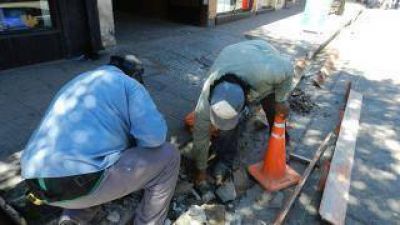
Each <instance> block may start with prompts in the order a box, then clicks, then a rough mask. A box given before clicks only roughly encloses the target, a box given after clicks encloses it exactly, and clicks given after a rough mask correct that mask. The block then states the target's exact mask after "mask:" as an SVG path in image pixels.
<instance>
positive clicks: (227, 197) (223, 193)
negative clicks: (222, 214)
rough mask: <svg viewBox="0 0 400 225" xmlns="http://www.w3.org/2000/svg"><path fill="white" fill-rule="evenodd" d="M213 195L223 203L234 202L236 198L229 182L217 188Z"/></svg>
mask: <svg viewBox="0 0 400 225" xmlns="http://www.w3.org/2000/svg"><path fill="white" fill-rule="evenodd" d="M215 193H216V194H217V196H218V197H219V198H220V199H221V201H222V202H224V203H225V202H228V201H232V200H235V199H236V197H237V194H236V189H235V185H234V184H233V182H231V181H229V182H226V183H225V184H224V185H222V186H221V187H219V188H218V189H217V191H216V192H215Z"/></svg>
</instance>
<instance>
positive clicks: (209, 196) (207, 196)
mask: <svg viewBox="0 0 400 225" xmlns="http://www.w3.org/2000/svg"><path fill="white" fill-rule="evenodd" d="M214 199H215V194H214V193H212V192H211V191H208V192H206V193H205V194H203V195H202V196H201V200H203V202H205V203H207V202H209V201H211V200H214Z"/></svg>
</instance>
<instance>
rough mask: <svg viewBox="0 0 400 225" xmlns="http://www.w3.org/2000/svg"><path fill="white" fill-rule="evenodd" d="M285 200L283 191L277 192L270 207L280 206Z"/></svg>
mask: <svg viewBox="0 0 400 225" xmlns="http://www.w3.org/2000/svg"><path fill="white" fill-rule="evenodd" d="M284 200H285V195H284V194H283V192H277V193H276V194H275V196H274V198H273V199H272V201H271V203H270V207H272V208H282V206H283V203H284Z"/></svg>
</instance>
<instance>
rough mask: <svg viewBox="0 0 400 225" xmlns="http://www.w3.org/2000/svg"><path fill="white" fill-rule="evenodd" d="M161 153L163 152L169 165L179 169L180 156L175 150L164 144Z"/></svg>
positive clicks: (168, 144)
mask: <svg viewBox="0 0 400 225" xmlns="http://www.w3.org/2000/svg"><path fill="white" fill-rule="evenodd" d="M162 149H163V151H164V152H165V155H166V158H165V159H166V160H168V161H169V163H170V165H172V166H174V167H176V168H179V164H180V161H181V155H180V153H179V151H178V150H177V148H176V147H175V146H174V145H172V144H170V143H165V144H163V146H162Z"/></svg>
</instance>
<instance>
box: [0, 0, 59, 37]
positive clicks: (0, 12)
mask: <svg viewBox="0 0 400 225" xmlns="http://www.w3.org/2000/svg"><path fill="white" fill-rule="evenodd" d="M52 26H53V24H52V21H51V16H50V9H49V3H48V0H36V1H35V0H8V1H7V0H0V34H1V33H6V32H13V31H24V30H25V31H28V30H45V29H50V28H52Z"/></svg>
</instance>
